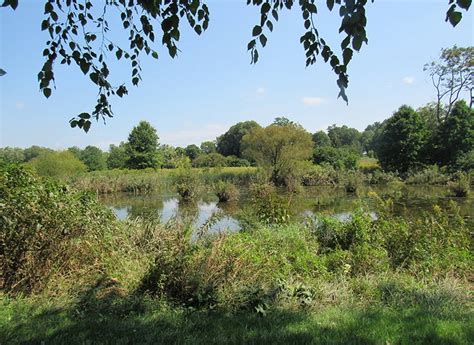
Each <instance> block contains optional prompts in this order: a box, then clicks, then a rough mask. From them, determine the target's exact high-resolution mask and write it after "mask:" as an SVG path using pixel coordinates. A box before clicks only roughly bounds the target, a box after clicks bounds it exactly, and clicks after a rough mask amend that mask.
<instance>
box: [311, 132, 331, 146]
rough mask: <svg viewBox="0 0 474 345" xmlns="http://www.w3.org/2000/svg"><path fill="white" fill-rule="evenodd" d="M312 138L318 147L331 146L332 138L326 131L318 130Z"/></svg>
mask: <svg viewBox="0 0 474 345" xmlns="http://www.w3.org/2000/svg"><path fill="white" fill-rule="evenodd" d="M312 138H313V142H314V145H315V146H316V147H326V146H331V139H330V138H329V135H327V134H326V132H324V131H317V132H316V133H314V134H313V136H312Z"/></svg>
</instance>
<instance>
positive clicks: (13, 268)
mask: <svg viewBox="0 0 474 345" xmlns="http://www.w3.org/2000/svg"><path fill="white" fill-rule="evenodd" d="M0 199H1V200H2V201H1V202H0V228H1V229H2V232H1V234H2V237H1V239H0V240H1V241H0V253H2V260H1V262H2V273H3V274H2V280H1V285H2V286H1V289H4V290H5V291H7V292H11V293H18V292H22V293H30V292H36V291H40V290H42V289H43V288H44V287H45V286H46V284H47V283H48V281H49V279H51V277H52V276H55V275H56V276H57V275H58V274H59V275H60V274H68V272H70V271H71V270H73V269H75V268H76V267H77V266H84V265H89V267H92V266H93V265H95V260H94V259H93V258H92V256H93V253H92V252H91V250H90V248H86V247H87V245H84V243H81V241H84V240H86V239H85V238H84V237H85V236H86V235H87V236H92V237H96V238H97V237H100V236H101V233H103V232H104V231H105V229H112V228H114V227H115V226H116V223H115V217H114V216H113V214H112V212H111V211H110V210H109V209H107V208H105V207H103V206H101V205H100V204H99V203H98V202H97V201H96V199H95V198H92V197H91V196H90V195H88V194H84V193H78V192H75V191H74V190H71V189H70V188H69V187H67V186H64V185H60V184H57V183H56V182H52V181H47V180H41V179H38V178H36V177H34V176H33V175H31V174H30V173H29V172H27V171H26V170H25V169H23V168H18V167H10V168H7V169H6V170H5V171H4V172H2V174H1V180H0ZM81 238H83V239H82V240H81ZM86 242H87V240H86Z"/></svg>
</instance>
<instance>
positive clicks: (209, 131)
mask: <svg viewBox="0 0 474 345" xmlns="http://www.w3.org/2000/svg"><path fill="white" fill-rule="evenodd" d="M228 129H229V126H227V125H223V124H217V123H211V124H207V125H201V126H196V128H192V129H182V130H178V131H173V132H165V133H162V134H161V135H160V142H161V143H164V144H170V145H175V146H186V145H189V144H199V143H201V142H203V141H206V140H214V139H216V137H218V136H219V135H221V134H222V133H224V132H225V131H226V130H228Z"/></svg>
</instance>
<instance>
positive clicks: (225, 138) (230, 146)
mask: <svg viewBox="0 0 474 345" xmlns="http://www.w3.org/2000/svg"><path fill="white" fill-rule="evenodd" d="M252 128H261V127H260V125H259V124H258V123H257V122H255V121H244V122H239V123H236V124H235V125H233V126H232V127H230V128H229V130H228V131H227V132H225V133H224V134H223V135H221V136H220V137H218V138H217V152H219V153H220V154H221V155H224V156H236V157H239V158H242V149H241V141H242V138H243V137H244V135H246V134H247V133H249V132H250V130H251V129H252Z"/></svg>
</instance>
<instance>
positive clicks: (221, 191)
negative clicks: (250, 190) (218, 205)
mask: <svg viewBox="0 0 474 345" xmlns="http://www.w3.org/2000/svg"><path fill="white" fill-rule="evenodd" d="M215 190H216V195H217V197H218V198H219V202H227V201H236V200H237V199H238V198H239V190H238V189H237V187H236V186H235V185H233V184H232V183H229V182H225V181H219V182H217V183H216V186H215Z"/></svg>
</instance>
